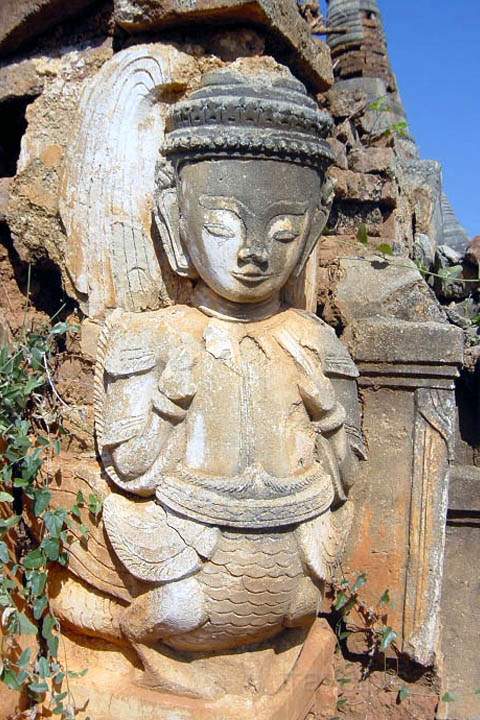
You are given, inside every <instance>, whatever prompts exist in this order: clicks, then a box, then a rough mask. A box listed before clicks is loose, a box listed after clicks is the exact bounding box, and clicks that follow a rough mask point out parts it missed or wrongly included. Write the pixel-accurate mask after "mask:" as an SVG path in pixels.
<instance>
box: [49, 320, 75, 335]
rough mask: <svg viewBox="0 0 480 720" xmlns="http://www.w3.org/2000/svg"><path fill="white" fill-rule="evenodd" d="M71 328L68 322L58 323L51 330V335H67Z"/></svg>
mask: <svg viewBox="0 0 480 720" xmlns="http://www.w3.org/2000/svg"><path fill="white" fill-rule="evenodd" d="M69 328H70V326H69V324H68V323H67V322H58V323H56V324H55V325H54V326H53V327H52V329H51V330H50V335H65V333H66V332H68V330H69Z"/></svg>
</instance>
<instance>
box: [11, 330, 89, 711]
mask: <svg viewBox="0 0 480 720" xmlns="http://www.w3.org/2000/svg"><path fill="white" fill-rule="evenodd" d="M24 326H25V322H24ZM76 331H77V326H74V325H71V324H68V323H66V322H57V323H56V324H55V325H53V326H49V327H46V328H42V329H40V330H38V331H35V330H33V329H30V330H26V329H25V327H24V328H23V329H22V331H21V332H20V333H19V334H18V337H17V338H15V340H14V341H13V342H12V343H11V344H10V345H4V346H3V347H1V348H0V438H1V440H0V443H1V445H0V449H1V459H0V612H1V631H2V635H1V638H2V639H1V658H0V660H1V665H0V670H1V673H0V680H1V681H2V682H3V683H4V684H5V685H6V686H7V687H8V688H10V689H12V690H16V691H21V692H23V693H24V694H25V695H26V696H27V698H28V699H29V704H30V705H31V706H36V707H37V708H38V711H39V713H40V715H38V714H37V715H36V716H37V717H38V716H40V717H42V716H43V715H42V713H43V709H42V707H43V708H44V709H45V711H46V712H47V714H48V715H50V714H53V715H56V716H58V717H59V718H60V719H61V720H72V718H75V717H76V709H75V703H74V699H73V697H72V693H71V691H70V688H69V682H68V681H69V678H71V677H78V676H79V675H80V676H81V675H84V674H85V673H86V670H82V671H80V672H74V671H71V670H68V669H67V668H66V666H65V663H62V662H61V660H60V658H59V654H60V653H59V645H60V640H61V634H60V625H59V622H58V620H57V618H56V617H55V614H54V612H53V610H52V608H51V605H50V601H49V596H48V575H49V571H50V569H51V567H52V566H53V565H54V564H60V565H62V566H66V565H67V564H68V554H67V551H66V548H67V546H68V543H69V542H70V541H71V539H72V538H73V536H72V534H71V532H70V529H71V528H72V527H73V525H74V524H76V525H77V527H78V526H80V531H81V532H82V533H83V534H84V535H87V534H88V529H87V528H86V526H85V525H83V524H82V522H81V508H82V507H84V506H85V507H88V509H89V511H90V512H92V513H93V514H95V515H98V514H99V512H100V511H101V502H100V501H99V499H98V498H97V497H96V496H93V495H92V496H91V497H89V498H88V501H86V500H85V498H84V497H83V496H82V494H81V493H79V494H78V495H77V499H76V504H75V505H74V506H73V507H72V508H63V507H54V506H53V505H52V502H51V501H52V497H53V496H52V491H51V489H50V487H49V485H50V482H51V473H49V465H50V464H51V463H52V460H53V459H54V457H55V456H57V455H59V454H60V451H61V438H62V435H64V434H65V429H64V427H63V423H62V409H63V407H62V406H63V405H65V403H64V402H63V400H62V399H61V397H60V395H59V394H58V392H57V390H56V388H55V386H54V384H53V380H52V375H53V373H52V371H51V365H52V359H53V356H54V353H57V352H58V349H59V342H60V341H61V340H62V338H65V337H66V336H67V335H69V334H71V333H74V332H76ZM26 636H32V638H35V639H34V641H33V642H32V641H30V642H28V638H27V637H26ZM25 646H26V647H25ZM64 688H65V689H64ZM87 720H88V719H87Z"/></svg>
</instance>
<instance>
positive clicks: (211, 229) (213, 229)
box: [203, 223, 235, 238]
mask: <svg viewBox="0 0 480 720" xmlns="http://www.w3.org/2000/svg"><path fill="white" fill-rule="evenodd" d="M203 227H204V228H205V230H206V231H207V232H208V233H210V235H213V236H214V237H221V238H233V237H235V233H234V232H232V230H230V228H228V227H227V226H226V225H221V224H220V223H205V225H204V226H203Z"/></svg>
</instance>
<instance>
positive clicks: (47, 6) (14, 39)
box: [0, 0, 94, 55]
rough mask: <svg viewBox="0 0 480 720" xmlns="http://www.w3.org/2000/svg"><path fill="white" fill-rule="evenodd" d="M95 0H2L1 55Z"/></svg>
mask: <svg viewBox="0 0 480 720" xmlns="http://www.w3.org/2000/svg"><path fill="white" fill-rule="evenodd" d="M93 2H94V0H72V2H68V3H65V2H63V0H2V4H1V5H0V55H6V54H8V53H11V52H12V51H14V50H16V48H17V47H18V46H19V45H21V44H22V43H23V42H25V40H28V39H29V38H31V37H35V35H39V34H40V33H41V32H43V31H44V30H46V29H47V28H49V27H51V26H52V25H55V24H57V23H59V22H60V21H61V20H63V19H64V18H66V17H70V16H72V15H75V14H76V13H78V12H80V11H81V10H83V9H84V8H87V7H88V6H89V5H92V4H93Z"/></svg>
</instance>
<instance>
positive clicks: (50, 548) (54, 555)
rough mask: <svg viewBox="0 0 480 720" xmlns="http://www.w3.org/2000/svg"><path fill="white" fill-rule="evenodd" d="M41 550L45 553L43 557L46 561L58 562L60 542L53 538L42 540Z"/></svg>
mask: <svg viewBox="0 0 480 720" xmlns="http://www.w3.org/2000/svg"><path fill="white" fill-rule="evenodd" d="M41 547H42V550H43V551H44V552H45V555H46V556H47V558H48V560H51V561H53V562H54V561H55V560H58V558H59V555H60V540H58V539H57V538H53V537H47V538H45V540H42V545H41Z"/></svg>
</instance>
